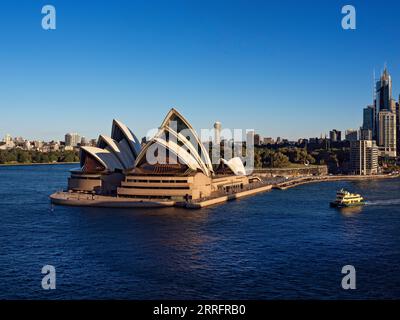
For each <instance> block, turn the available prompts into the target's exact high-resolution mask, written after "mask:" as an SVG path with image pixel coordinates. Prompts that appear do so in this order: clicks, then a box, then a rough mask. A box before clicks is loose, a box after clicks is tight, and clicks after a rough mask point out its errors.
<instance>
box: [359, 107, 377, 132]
mask: <svg viewBox="0 0 400 320" xmlns="http://www.w3.org/2000/svg"><path fill="white" fill-rule="evenodd" d="M375 126H376V120H375V106H373V105H370V106H367V107H366V108H364V110H363V125H362V129H364V130H371V132H372V136H373V137H375V136H376V128H375Z"/></svg>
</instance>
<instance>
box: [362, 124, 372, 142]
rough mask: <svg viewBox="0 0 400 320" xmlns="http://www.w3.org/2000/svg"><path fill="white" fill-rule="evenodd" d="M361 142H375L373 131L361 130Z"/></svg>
mask: <svg viewBox="0 0 400 320" xmlns="http://www.w3.org/2000/svg"><path fill="white" fill-rule="evenodd" d="M360 140H374V139H373V135H372V130H370V129H363V128H362V127H361V128H360Z"/></svg>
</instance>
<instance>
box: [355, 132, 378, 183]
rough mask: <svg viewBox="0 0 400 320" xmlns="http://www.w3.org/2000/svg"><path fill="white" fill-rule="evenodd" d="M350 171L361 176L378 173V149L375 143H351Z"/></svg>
mask: <svg viewBox="0 0 400 320" xmlns="http://www.w3.org/2000/svg"><path fill="white" fill-rule="evenodd" d="M350 170H351V171H352V173H354V174H359V175H369V174H377V173H378V147H377V146H376V143H375V141H373V140H357V141H351V142H350Z"/></svg>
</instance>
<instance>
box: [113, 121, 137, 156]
mask: <svg viewBox="0 0 400 320" xmlns="http://www.w3.org/2000/svg"><path fill="white" fill-rule="evenodd" d="M111 138H112V139H114V140H115V141H117V142H119V143H123V144H127V145H128V146H129V148H130V149H131V151H132V153H133V155H134V157H135V158H136V157H137V156H138V155H139V153H140V149H141V146H140V142H139V139H138V138H136V136H135V135H134V134H133V132H132V131H131V130H129V128H128V127H127V126H126V125H124V124H123V123H122V122H121V121H118V120H116V119H114V120H113V124H112V130H111ZM124 140H125V142H124Z"/></svg>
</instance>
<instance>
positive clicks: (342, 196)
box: [331, 189, 365, 208]
mask: <svg viewBox="0 0 400 320" xmlns="http://www.w3.org/2000/svg"><path fill="white" fill-rule="evenodd" d="M364 204H365V201H364V198H363V197H361V196H360V195H359V194H357V193H350V192H348V191H346V190H344V189H341V190H340V191H338V192H337V193H336V199H335V201H332V202H331V207H337V208H343V207H354V206H362V205H364Z"/></svg>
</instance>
